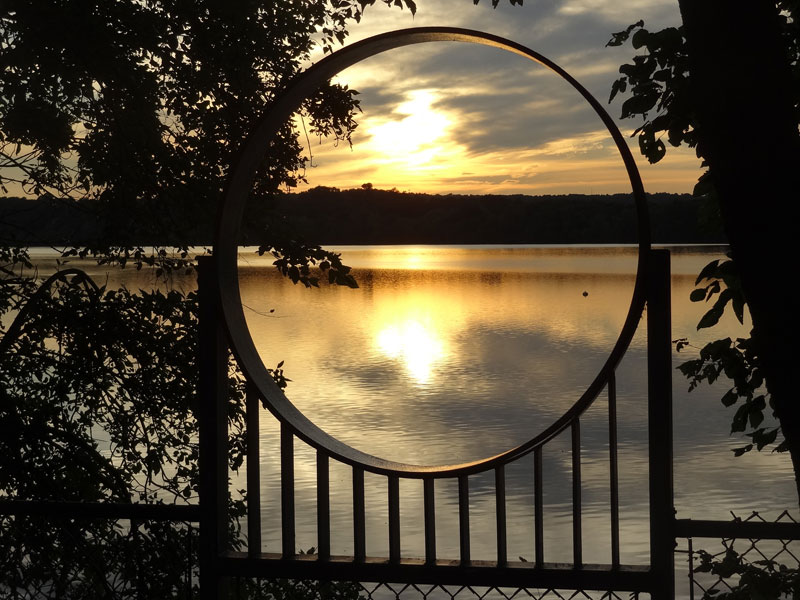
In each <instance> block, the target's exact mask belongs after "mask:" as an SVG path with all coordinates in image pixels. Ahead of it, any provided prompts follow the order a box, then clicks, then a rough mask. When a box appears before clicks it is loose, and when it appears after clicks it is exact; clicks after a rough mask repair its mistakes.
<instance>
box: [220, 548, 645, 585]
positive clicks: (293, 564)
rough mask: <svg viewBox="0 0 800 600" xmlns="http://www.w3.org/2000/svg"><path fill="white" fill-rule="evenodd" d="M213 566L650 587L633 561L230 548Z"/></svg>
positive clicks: (256, 571) (279, 573)
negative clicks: (362, 556) (430, 558)
mask: <svg viewBox="0 0 800 600" xmlns="http://www.w3.org/2000/svg"><path fill="white" fill-rule="evenodd" d="M219 569H220V573H221V574H222V575H225V576H229V577H264V578H275V577H279V578H281V579H284V578H285V579H312V580H323V581H361V582H390V583H420V584H439V585H464V586H487V587H519V588H526V587H527V588H530V587H537V588H553V589H575V587H576V584H577V583H580V587H581V588H582V589H587V590H600V591H606V590H608V591H616V592H646V591H649V590H650V589H651V588H652V576H651V573H650V568H649V567H647V566H639V565H630V566H625V565H623V566H620V567H618V568H612V567H611V566H609V565H589V564H584V565H583V566H582V567H581V568H579V569H577V568H575V567H574V566H573V565H571V564H560V563H544V565H543V566H542V567H541V568H539V567H536V566H534V565H532V564H531V563H524V562H508V563H506V564H505V565H498V564H497V563H496V562H494V561H478V560H475V561H472V562H471V563H470V564H469V565H462V564H461V563H460V561H458V560H437V561H436V562H434V563H430V562H427V561H425V560H424V559H407V558H404V559H402V560H401V561H400V562H399V563H392V562H391V561H390V560H389V559H387V558H367V559H366V560H364V561H360V562H356V561H354V560H353V557H352V556H332V557H330V559H328V560H319V559H318V558H317V557H316V556H313V555H298V556H297V557H295V558H293V559H291V560H286V559H283V558H282V556H281V555H280V554H261V555H259V556H256V557H253V556H249V555H248V554H247V553H244V552H241V553H240V552H236V553H233V552H231V553H227V554H225V555H224V556H222V557H220V559H219Z"/></svg>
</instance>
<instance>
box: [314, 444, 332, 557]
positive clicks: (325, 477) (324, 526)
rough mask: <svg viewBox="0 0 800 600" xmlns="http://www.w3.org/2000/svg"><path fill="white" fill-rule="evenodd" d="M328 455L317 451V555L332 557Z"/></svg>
mask: <svg viewBox="0 0 800 600" xmlns="http://www.w3.org/2000/svg"><path fill="white" fill-rule="evenodd" d="M330 480H331V478H330V471H329V468H328V455H327V454H324V453H323V452H322V451H320V450H317V555H318V556H319V558H320V559H321V560H328V559H329V558H330V557H331V493H330Z"/></svg>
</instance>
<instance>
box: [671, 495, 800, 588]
mask: <svg viewBox="0 0 800 600" xmlns="http://www.w3.org/2000/svg"><path fill="white" fill-rule="evenodd" d="M731 514H732V516H733V520H732V521H731V522H730V523H727V525H730V528H729V532H730V533H729V534H728V535H729V537H720V538H717V539H712V538H710V537H708V536H705V535H704V536H702V537H700V536H696V537H688V538H685V539H683V540H680V539H679V542H681V543H679V546H678V548H677V549H676V551H677V554H676V562H677V563H678V567H679V569H680V568H681V565H680V563H683V566H682V569H687V567H688V573H687V576H688V581H687V582H686V585H685V588H684V589H685V590H686V592H685V593H684V595H685V596H688V598H689V599H690V600H695V598H697V599H703V600H711V599H714V600H734V599H739V598H742V599H744V598H763V599H765V600H766V599H773V598H774V599H778V598H797V597H800V558H798V556H800V539H798V537H797V528H796V527H794V526H796V525H797V524H798V521H797V519H795V518H794V517H793V516H792V515H790V514H789V512H788V511H784V512H782V513H781V514H780V515H778V517H777V518H775V519H774V520H772V521H770V520H768V519H766V518H765V517H763V516H762V515H761V514H759V513H758V512H753V513H751V514H750V515H749V516H746V517H739V516H737V515H735V514H733V513H731ZM743 524H749V526H746V528H744V527H743ZM776 524H777V525H778V526H777V527H776ZM780 524H784V525H785V526H786V527H783V528H781V526H780ZM717 525H722V526H724V525H726V524H725V523H717ZM762 526H764V527H762ZM723 529H724V527H723ZM743 531H744V532H746V533H745V535H744V536H743V535H742V532H743ZM759 532H761V533H760V534H759V535H757V536H755V537H749V535H752V534H757V533H759ZM782 536H785V537H782ZM682 557H684V559H683V560H681V558H682ZM684 560H685V561H686V562H684ZM687 563H688V565H687ZM678 572H679V573H680V571H678ZM681 587H683V586H679V589H680V588H681Z"/></svg>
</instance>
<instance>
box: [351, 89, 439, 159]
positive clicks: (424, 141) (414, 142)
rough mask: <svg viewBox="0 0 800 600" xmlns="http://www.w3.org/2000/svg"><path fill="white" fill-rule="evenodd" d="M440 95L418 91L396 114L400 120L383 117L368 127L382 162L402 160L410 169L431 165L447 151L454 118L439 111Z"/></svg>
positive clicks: (374, 149)
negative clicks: (438, 100) (445, 143)
mask: <svg viewBox="0 0 800 600" xmlns="http://www.w3.org/2000/svg"><path fill="white" fill-rule="evenodd" d="M435 101H436V95H435V94H434V93H433V92H432V91H431V90H414V91H412V92H410V93H409V99H408V100H407V101H406V102H403V103H402V104H400V105H399V106H398V107H397V109H396V111H395V113H397V114H400V115H404V116H403V118H402V119H399V120H382V121H381V122H379V123H378V124H376V125H373V126H371V127H368V128H367V134H368V135H369V136H370V140H369V142H368V146H369V149H370V151H371V152H372V153H373V154H374V155H375V157H376V158H377V160H378V161H380V162H383V163H395V164H396V163H401V164H405V165H406V166H407V167H409V168H415V169H424V168H431V163H432V162H433V160H434V159H435V158H436V157H437V156H438V155H441V154H442V153H443V151H444V148H443V147H442V142H444V141H445V140H446V139H447V137H448V136H447V134H448V129H449V128H450V125H451V120H450V119H449V118H448V117H447V116H446V115H445V114H444V113H442V112H440V111H437V110H436V109H435V108H434V107H433V104H434V102H435Z"/></svg>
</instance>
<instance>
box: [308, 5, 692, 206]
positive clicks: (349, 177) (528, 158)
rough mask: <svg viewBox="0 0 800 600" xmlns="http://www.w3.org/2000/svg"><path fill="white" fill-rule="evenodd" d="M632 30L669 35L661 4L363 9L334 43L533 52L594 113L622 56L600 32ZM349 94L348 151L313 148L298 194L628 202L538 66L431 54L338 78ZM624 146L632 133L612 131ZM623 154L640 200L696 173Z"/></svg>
mask: <svg viewBox="0 0 800 600" xmlns="http://www.w3.org/2000/svg"><path fill="white" fill-rule="evenodd" d="M638 19H644V20H645V26H646V27H647V28H649V29H659V28H662V27H667V26H674V25H678V24H679V23H680V16H679V13H678V5H677V2H675V1H674V0H671V1H666V0H633V1H627V2H619V1H617V0H527V1H526V2H525V4H524V5H523V6H521V7H520V6H510V5H509V3H508V0H502V1H501V4H500V5H499V6H498V7H497V8H496V9H492V7H491V2H490V1H488V0H482V1H481V2H480V3H479V4H478V5H477V6H474V5H473V4H472V2H470V1H469V0H418V1H417V13H416V15H414V16H413V17H412V15H411V13H410V11H408V10H407V9H406V10H400V9H398V8H396V7H387V6H386V5H384V4H383V3H381V2H378V3H376V4H375V5H374V6H370V7H367V8H366V11H365V14H364V16H363V19H362V20H361V22H360V23H358V24H353V25H352V26H351V27H350V33H351V35H350V37H349V38H348V39H347V41H346V44H350V43H353V42H355V41H357V40H360V39H363V38H366V37H369V36H371V35H375V34H378V33H382V32H387V31H391V30H395V29H403V28H407V27H423V26H436V25H439V26H451V27H464V28H470V29H477V30H480V31H485V32H487V33H491V34H494V35H499V36H502V37H505V38H508V39H510V40H512V41H515V42H518V43H520V44H522V45H525V46H527V47H529V48H531V49H532V50H535V51H537V52H539V53H541V54H543V55H545V56H546V57H548V58H550V59H551V60H553V61H555V62H556V63H557V64H559V65H560V66H561V67H563V68H564V69H566V70H567V71H568V72H569V73H570V74H571V75H572V76H573V77H575V78H576V79H577V80H578V81H579V82H580V83H581V84H583V85H584V86H585V87H586V88H587V89H588V90H589V91H590V92H591V93H592V94H593V95H594V96H595V97H596V98H598V99H599V100H600V101H601V102H602V103H603V104H605V105H606V106H607V110H608V112H609V113H610V114H611V115H612V116H613V117H615V118H617V117H618V116H619V114H620V106H621V100H620V99H615V101H614V103H613V104H611V105H607V104H606V103H607V100H608V96H609V92H610V89H611V84H612V82H613V81H614V80H615V79H616V78H617V76H618V69H619V65H620V64H622V63H624V62H626V61H629V60H630V58H631V57H632V56H633V54H634V52H633V49H632V48H631V47H630V46H629V45H628V46H624V47H622V48H606V47H605V44H606V42H607V41H608V39H609V38H610V37H611V34H612V33H613V32H617V31H620V30H622V29H624V28H625V27H627V25H629V24H630V23H632V22H634V21H637V20H638ZM337 80H338V81H339V82H340V83H345V84H347V85H349V86H350V87H352V88H354V89H356V90H358V91H359V92H360V96H359V99H360V101H361V108H362V111H363V112H362V113H361V114H359V115H358V117H357V121H358V124H359V125H358V128H357V130H356V132H355V134H354V135H353V139H352V141H353V145H352V148H351V147H349V146H348V144H347V143H339V144H335V143H332V142H331V141H327V140H319V139H317V138H315V137H313V136H311V137H309V138H308V140H307V149H310V153H311V157H312V161H311V166H310V167H309V168H308V169H307V171H306V176H307V180H308V183H307V184H306V185H305V186H302V187H301V188H300V189H304V188H307V187H314V186H317V185H326V186H334V187H339V188H343V189H344V188H352V187H360V186H361V185H362V184H364V183H372V184H373V186H375V187H379V188H384V189H391V188H397V189H398V190H401V191H414V192H430V193H468V194H469V193H474V194H491V193H496V194H515V193H525V194H565V193H583V194H591V193H596V194H598V193H600V194H606V193H617V192H628V191H630V185H629V183H628V179H627V175H626V173H625V170H624V168H623V166H622V162H621V160H620V158H619V154H618V152H617V150H616V148H615V147H614V145H613V142H612V140H611V138H610V136H609V135H608V133H607V132H606V130H605V128H604V126H603V124H602V123H601V122H600V120H599V119H598V117H597V116H596V115H595V114H594V112H593V111H592V110H591V108H590V107H589V106H588V105H587V104H586V103H585V101H584V100H583V99H582V98H581V97H580V96H579V95H578V93H577V92H575V91H574V90H573V89H572V88H571V87H570V86H569V85H568V84H566V83H565V82H563V81H562V80H561V79H560V78H559V77H558V76H556V75H554V74H552V73H550V72H549V71H548V70H547V69H545V68H544V67H541V66H539V65H538V64H536V63H534V62H532V61H530V60H527V59H525V58H522V57H520V56H517V55H514V54H511V53H509V52H505V51H502V50H499V49H496V48H490V47H485V46H478V45H475V44H467V43H459V42H432V43H425V44H418V45H415V46H407V47H404V48H401V49H396V50H391V51H388V52H386V53H383V54H381V55H378V56H376V57H373V58H370V59H368V60H366V61H364V62H362V63H359V64H357V65H355V66H353V67H351V68H349V69H347V70H345V71H343V72H342V73H340V75H339V76H338V78H337ZM617 123H618V126H619V128H620V129H621V130H622V132H623V134H625V135H626V136H629V135H630V133H631V132H632V131H633V129H635V127H636V126H637V125H638V124H639V123H640V121H638V120H632V119H628V120H624V121H622V120H619V119H617ZM628 145H629V147H630V148H631V150H632V152H633V154H634V156H635V157H636V160H637V164H638V166H639V169H640V172H641V174H642V178H643V180H644V184H645V189H646V190H647V191H649V192H691V190H692V187H693V186H694V183H695V182H696V180H697V177H698V176H699V174H700V167H699V161H698V160H697V158H696V157H695V155H694V152H693V151H692V150H688V149H685V148H681V149H675V148H672V147H669V149H668V152H667V157H666V158H665V159H663V160H662V161H661V162H660V163H659V164H658V165H649V164H648V163H647V161H646V160H645V159H644V158H643V157H641V156H640V154H639V151H638V143H637V140H636V139H635V138H630V137H629V138H628Z"/></svg>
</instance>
